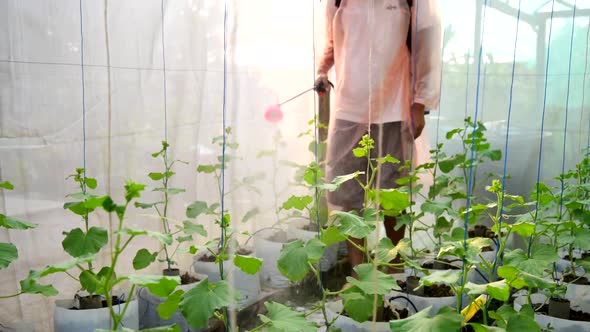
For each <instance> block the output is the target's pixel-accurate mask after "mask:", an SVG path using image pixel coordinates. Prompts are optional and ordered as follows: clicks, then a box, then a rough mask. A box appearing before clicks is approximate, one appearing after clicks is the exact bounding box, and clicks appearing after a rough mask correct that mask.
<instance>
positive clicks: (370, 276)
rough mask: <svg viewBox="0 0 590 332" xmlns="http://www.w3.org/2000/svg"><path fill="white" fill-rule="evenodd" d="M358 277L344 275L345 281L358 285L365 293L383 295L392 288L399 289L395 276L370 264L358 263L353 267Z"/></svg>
mask: <svg viewBox="0 0 590 332" xmlns="http://www.w3.org/2000/svg"><path fill="white" fill-rule="evenodd" d="M354 271H355V272H356V273H357V274H358V279H355V278H352V277H346V281H348V282H349V283H351V284H352V285H354V286H356V287H358V288H359V289H360V290H361V291H362V292H363V293H365V294H370V295H373V294H378V295H385V294H387V293H389V292H390V291H391V290H392V289H395V290H400V287H399V286H398V285H397V282H396V280H395V278H394V277H393V276H392V275H389V274H385V273H383V272H381V271H379V270H376V269H375V268H374V267H373V265H372V264H360V265H357V266H355V267H354Z"/></svg>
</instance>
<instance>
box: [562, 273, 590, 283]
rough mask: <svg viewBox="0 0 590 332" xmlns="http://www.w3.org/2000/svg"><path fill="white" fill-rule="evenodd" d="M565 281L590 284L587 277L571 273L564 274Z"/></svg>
mask: <svg viewBox="0 0 590 332" xmlns="http://www.w3.org/2000/svg"><path fill="white" fill-rule="evenodd" d="M563 281H564V282H567V283H571V284H575V285H590V282H589V281H588V279H587V278H586V277H578V276H573V275H572V274H571V273H568V274H566V275H564V276H563Z"/></svg>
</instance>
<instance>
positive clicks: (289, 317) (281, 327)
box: [258, 302, 318, 332]
mask: <svg viewBox="0 0 590 332" xmlns="http://www.w3.org/2000/svg"><path fill="white" fill-rule="evenodd" d="M264 305H265V306H266V309H267V310H268V316H265V315H261V314H259V315H258V316H259V317H260V320H261V321H262V322H263V323H266V324H269V327H268V331H269V332H315V331H317V328H318V327H317V326H316V325H315V324H313V323H312V322H309V321H307V320H306V319H305V314H304V313H302V312H297V311H294V310H292V309H291V308H289V307H287V306H285V305H282V304H280V303H276V302H265V303H264Z"/></svg>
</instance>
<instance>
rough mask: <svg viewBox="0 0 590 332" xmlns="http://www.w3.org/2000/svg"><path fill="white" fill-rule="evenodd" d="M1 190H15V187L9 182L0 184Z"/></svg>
mask: <svg viewBox="0 0 590 332" xmlns="http://www.w3.org/2000/svg"><path fill="white" fill-rule="evenodd" d="M0 188H4V189H6V190H13V189H14V185H12V183H10V182H8V181H4V182H0Z"/></svg>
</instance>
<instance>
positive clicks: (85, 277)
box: [78, 270, 99, 293]
mask: <svg viewBox="0 0 590 332" xmlns="http://www.w3.org/2000/svg"><path fill="white" fill-rule="evenodd" d="M78 279H79V280H80V285H81V286H82V289H85V290H86V291H88V293H95V292H96V289H97V288H98V286H99V285H98V283H97V282H96V279H98V278H97V277H96V275H95V274H94V273H93V272H92V271H90V270H84V271H82V272H81V273H80V275H79V276H78Z"/></svg>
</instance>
